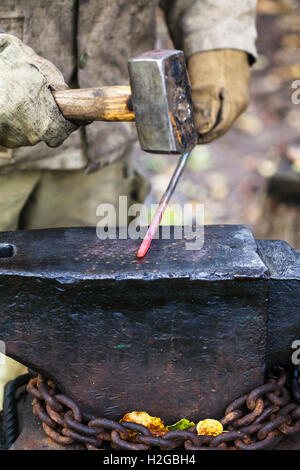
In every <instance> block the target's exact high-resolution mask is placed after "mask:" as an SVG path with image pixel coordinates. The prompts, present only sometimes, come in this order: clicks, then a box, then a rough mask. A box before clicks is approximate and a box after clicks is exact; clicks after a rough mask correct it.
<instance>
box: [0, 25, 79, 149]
mask: <svg viewBox="0 0 300 470" xmlns="http://www.w3.org/2000/svg"><path fill="white" fill-rule="evenodd" d="M66 88H68V87H67V85H66V83H65V82H64V78H63V76H62V74H61V73H60V71H59V70H58V69H57V68H56V67H55V65H53V64H52V63H51V62H49V61H48V60H46V59H44V58H42V57H40V56H38V55H37V54H36V53H35V52H34V51H33V50H32V49H31V48H30V47H28V46H26V45H25V44H23V43H22V41H20V40H19V39H18V38H16V37H15V36H12V35H10V34H3V33H1V34H0V145H2V146H3V147H9V148H16V147H22V146H28V145H35V144H36V143H38V142H40V141H44V142H45V143H46V144H47V145H48V146H49V147H57V146H58V145H60V144H61V143H62V142H63V141H64V140H65V139H66V138H67V137H68V135H69V134H70V133H71V132H73V131H74V130H76V129H77V128H78V126H77V125H75V124H74V123H71V122H70V121H68V120H67V119H65V118H64V117H63V115H62V114H61V112H60V110H59V108H58V106H57V105H56V102H55V100H54V98H53V95H52V93H51V90H64V89H66Z"/></svg>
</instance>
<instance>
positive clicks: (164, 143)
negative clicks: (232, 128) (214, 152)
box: [128, 50, 197, 153]
mask: <svg viewBox="0 0 300 470" xmlns="http://www.w3.org/2000/svg"><path fill="white" fill-rule="evenodd" d="M128 69H129V77H130V85H131V90H132V103H133V109H134V113H135V120H136V126H137V131H138V136H139V141H140V145H141V147H142V149H143V150H145V151H146V152H153V153H184V152H186V151H188V150H191V149H192V147H193V146H194V145H195V144H196V143H197V132H196V129H195V125H194V119H193V112H192V98H191V89H190V85H189V80H188V76H187V71H186V66H185V60H184V55H183V52H182V51H177V50H156V51H149V52H145V53H144V54H141V55H140V56H138V57H135V58H134V59H131V60H130V61H129V63H128Z"/></svg>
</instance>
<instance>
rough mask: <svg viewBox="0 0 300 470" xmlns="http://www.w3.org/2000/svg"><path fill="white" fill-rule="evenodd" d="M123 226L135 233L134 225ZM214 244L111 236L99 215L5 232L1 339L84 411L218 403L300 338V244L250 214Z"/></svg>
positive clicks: (160, 411)
mask: <svg viewBox="0 0 300 470" xmlns="http://www.w3.org/2000/svg"><path fill="white" fill-rule="evenodd" d="M122 238H123V237H122ZM204 240H205V242H204V246H203V247H202V248H201V249H200V250H194V251H190V250H186V249H185V239H184V238H183V237H182V239H179V240H178V239H175V238H174V232H173V229H171V237H170V239H169V240H161V239H158V240H154V241H153V246H152V249H151V252H150V253H149V256H147V258H145V259H141V260H138V259H136V257H135V253H136V249H137V246H138V244H139V240H130V239H127V240H124V239H117V240H99V239H98V238H97V236H96V230H95V228H92V227H90V228H67V229H49V230H32V231H19V232H6V233H1V234H0V242H1V243H2V245H0V312H1V313H0V339H1V340H3V341H5V343H6V350H7V354H8V355H9V356H11V357H13V358H15V359H17V360H18V361H20V362H22V363H23V364H26V365H27V366H29V367H30V368H32V369H34V370H35V371H39V372H41V373H42V374H43V375H44V376H46V377H49V378H51V379H53V380H54V381H55V382H56V384H57V385H58V387H59V388H60V389H61V390H62V391H63V392H65V393H66V394H68V395H69V396H70V397H71V398H73V399H74V400H75V401H76V402H77V403H78V404H79V405H80V407H81V408H82V409H83V410H84V411H86V412H92V413H94V414H96V415H98V416H106V417H110V418H113V419H120V418H121V417H122V416H123V415H124V414H125V413H126V412H129V411H133V410H137V411H141V410H146V411H148V412H149V413H150V414H152V415H154V416H160V417H161V418H163V419H164V420H165V422H166V424H170V423H173V422H175V421H177V420H178V419H180V418H183V417H184V418H189V419H193V420H197V419H201V418H206V417H218V416H221V415H222V414H223V412H224V408H225V406H226V405H227V404H228V403H229V402H231V401H232V400H233V399H234V398H236V397H237V396H239V395H241V394H243V393H245V392H248V391H249V390H251V389H252V388H253V387H255V386H257V385H259V384H261V383H262V382H263V380H264V370H265V368H266V366H270V365H272V364H275V363H276V364H282V365H284V364H286V363H288V362H289V360H290V354H291V350H290V346H291V344H292V341H293V340H294V339H299V338H300V316H299V304H300V289H299V286H300V266H299V264H300V263H299V261H300V256H299V251H297V250H293V249H292V248H291V247H290V246H289V245H288V244H286V243H285V242H280V241H279V242H278V241H255V240H254V238H253V236H252V234H251V232H250V230H249V229H248V228H247V227H244V226H206V227H205V230H204Z"/></svg>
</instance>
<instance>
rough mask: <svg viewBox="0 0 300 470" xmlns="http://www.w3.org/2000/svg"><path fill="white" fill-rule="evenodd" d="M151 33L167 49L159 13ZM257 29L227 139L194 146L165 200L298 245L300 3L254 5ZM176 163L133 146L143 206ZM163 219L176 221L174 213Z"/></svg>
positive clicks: (284, 0)
mask: <svg viewBox="0 0 300 470" xmlns="http://www.w3.org/2000/svg"><path fill="white" fill-rule="evenodd" d="M157 29H158V39H157V47H158V48H164V47H167V48H168V47H172V43H171V41H170V38H169V36H168V32H167V28H166V25H165V23H164V18H163V15H162V13H161V11H160V10H159V9H158V10H157ZM257 29H258V41H257V48H258V53H259V57H258V61H257V63H256V64H255V65H254V67H253V75H252V83H251V102H250V105H249V107H248V109H247V111H246V112H245V113H244V114H243V115H242V116H241V117H240V118H239V119H238V121H236V123H235V125H234V127H233V128H232V129H231V130H230V131H229V133H228V134H227V135H226V136H224V137H222V138H220V139H218V140H217V141H215V142H213V143H211V144H209V145H202V146H197V147H196V148H195V150H194V151H193V153H192V155H191V157H190V160H189V162H188V165H187V168H186V171H185V173H184V175H183V177H182V179H181V180H180V183H179V185H178V187H177V190H176V192H175V194H174V196H173V199H172V201H171V202H172V203H174V204H176V203H177V204H178V203H180V204H184V203H190V204H197V203H199V202H200V203H202V204H204V211H205V223H206V224H220V223H222V224H246V225H248V226H250V227H251V229H252V231H253V233H254V235H255V237H256V238H267V239H284V240H286V241H287V242H289V243H290V244H291V245H292V246H293V247H295V248H300V104H298V105H297V104H293V103H292V101H291V95H292V93H293V92H294V91H295V90H294V89H293V88H292V83H293V81H294V80H297V79H299V80H300V0H258V7H257ZM299 85H300V83H299ZM299 97H300V93H299ZM177 158H178V157H177V156H174V155H173V156H165V155H164V156H160V155H150V154H147V155H146V156H145V155H143V156H142V155H141V153H140V151H139V150H138V147H136V152H135V161H136V166H137V167H138V169H139V171H140V172H142V173H143V174H144V175H145V176H147V177H148V178H149V180H150V181H151V185H152V190H151V193H150V195H149V196H148V198H147V201H146V203H147V204H148V205H149V207H150V205H151V204H152V203H157V202H158V201H159V199H160V197H161V195H162V193H163V192H164V189H165V188H166V186H167V185H168V182H169V179H170V176H171V174H172V172H173V169H174V167H175V165H176V162H177ZM169 217H170V220H171V223H174V224H181V222H182V221H181V213H180V211H179V212H178V213H177V211H176V210H171V211H169V212H168V213H167V214H166V219H165V222H166V223H168V221H167V219H168V218H169Z"/></svg>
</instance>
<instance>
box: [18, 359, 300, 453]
mask: <svg viewBox="0 0 300 470" xmlns="http://www.w3.org/2000/svg"><path fill="white" fill-rule="evenodd" d="M286 380H287V377H286V374H285V371H284V370H283V369H282V368H277V369H276V376H274V375H272V377H269V378H267V380H266V383H265V384H264V385H261V386H260V387H257V388H255V389H254V390H252V391H251V392H250V393H249V394H247V395H243V396H242V397H240V398H238V399H236V400H234V401H233V402H232V403H231V404H230V405H228V406H227V408H226V410H225V415H224V417H223V418H222V419H221V420H220V422H221V423H222V424H223V428H224V431H223V433H222V434H220V435H218V436H198V435H197V432H196V426H193V427H192V428H190V429H188V430H184V431H182V430H178V431H169V432H166V434H165V435H163V436H161V437H157V436H154V435H152V434H151V432H150V431H149V429H148V428H147V427H145V426H143V425H141V424H137V423H132V422H127V421H122V423H118V422H116V421H113V420H110V419H107V418H98V417H94V416H90V415H86V414H84V413H81V411H80V409H79V408H78V406H77V405H76V403H75V402H74V401H73V400H71V399H70V398H69V397H67V396H66V395H63V394H61V393H59V391H58V390H57V389H56V387H55V385H54V383H53V382H52V381H50V380H46V379H45V378H43V377H42V376H41V375H38V376H37V377H34V378H32V379H31V380H30V381H29V383H28V385H27V391H28V392H29V393H30V394H31V395H32V396H33V397H34V398H33V403H32V406H33V413H34V414H35V415H36V416H38V417H39V419H40V420H41V422H42V426H43V429H44V431H45V433H46V435H47V436H49V437H50V438H51V439H52V440H53V441H55V442H57V443H59V444H62V445H70V444H72V443H75V442H79V443H82V444H84V445H85V447H86V448H87V449H88V450H98V449H100V448H103V447H102V446H103V442H104V441H106V442H109V443H110V446H111V447H112V448H113V449H127V450H148V449H150V448H153V447H156V448H160V449H162V450H172V449H175V448H185V449H187V450H236V449H241V450H255V449H256V450H259V449H270V448H273V447H274V446H276V445H277V444H278V442H279V441H280V440H281V439H282V437H283V436H284V435H293V434H296V433H299V432H300V404H299V403H297V402H296V401H295V400H292V399H291V397H290V393H289V391H288V390H287V388H286V386H287V384H286ZM294 389H295V386H294ZM294 395H295V393H293V396H294ZM129 431H130V432H129ZM133 436H134V437H133Z"/></svg>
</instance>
